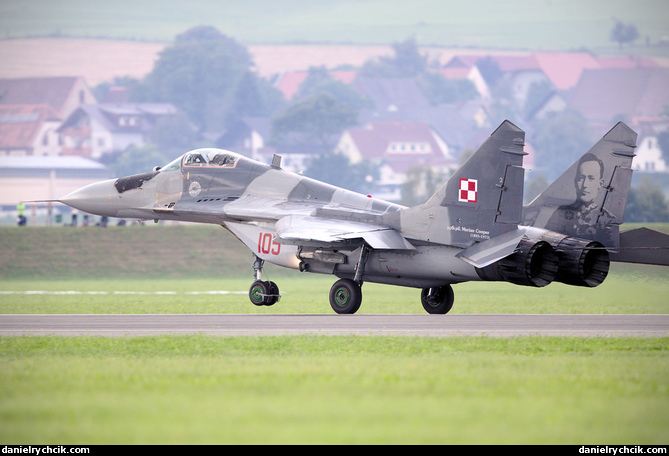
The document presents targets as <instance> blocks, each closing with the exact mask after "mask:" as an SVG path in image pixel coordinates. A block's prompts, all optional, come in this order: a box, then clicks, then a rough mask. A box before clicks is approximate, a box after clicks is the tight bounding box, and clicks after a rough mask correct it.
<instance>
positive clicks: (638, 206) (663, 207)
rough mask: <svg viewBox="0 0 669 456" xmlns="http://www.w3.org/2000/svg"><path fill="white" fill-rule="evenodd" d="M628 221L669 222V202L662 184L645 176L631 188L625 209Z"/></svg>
mask: <svg viewBox="0 0 669 456" xmlns="http://www.w3.org/2000/svg"><path fill="white" fill-rule="evenodd" d="M625 221H626V222H643V223H649V222H669V204H668V203H667V199H666V197H665V196H664V193H662V189H660V186H659V185H658V184H657V183H656V182H655V181H653V180H652V179H651V178H650V177H647V176H646V177H644V178H643V179H641V181H639V183H638V184H637V186H636V187H632V188H631V189H630V193H629V196H628V198H627V207H626V209H625Z"/></svg>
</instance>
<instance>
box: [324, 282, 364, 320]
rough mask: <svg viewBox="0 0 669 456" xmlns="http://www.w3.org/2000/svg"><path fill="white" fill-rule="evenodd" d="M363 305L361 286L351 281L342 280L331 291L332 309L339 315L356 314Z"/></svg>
mask: <svg viewBox="0 0 669 456" xmlns="http://www.w3.org/2000/svg"><path fill="white" fill-rule="evenodd" d="M361 303H362V290H361V289H360V285H358V284H357V283H355V282H354V281H353V280H351V279H341V280H338V281H336V282H335V284H334V285H332V288H331V289H330V307H332V310H334V311H335V312H337V313H338V314H354V313H356V312H357V311H358V309H359V308H360V304H361Z"/></svg>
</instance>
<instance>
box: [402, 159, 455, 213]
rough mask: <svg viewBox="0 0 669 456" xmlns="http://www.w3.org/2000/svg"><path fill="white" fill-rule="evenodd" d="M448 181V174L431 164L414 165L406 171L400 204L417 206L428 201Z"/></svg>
mask: <svg viewBox="0 0 669 456" xmlns="http://www.w3.org/2000/svg"><path fill="white" fill-rule="evenodd" d="M445 182H446V176H445V175H444V174H443V173H442V172H440V171H437V170H435V169H434V168H432V167H430V166H414V167H411V168H409V170H408V171H407V172H406V176H405V181H404V184H403V185H402V196H401V199H400V204H403V205H405V206H416V205H418V204H423V203H424V202H426V201H427V200H428V199H429V198H430V197H431V196H432V195H434V194H435V192H436V191H437V190H438V189H439V187H441V186H442V185H443V184H444V183H445Z"/></svg>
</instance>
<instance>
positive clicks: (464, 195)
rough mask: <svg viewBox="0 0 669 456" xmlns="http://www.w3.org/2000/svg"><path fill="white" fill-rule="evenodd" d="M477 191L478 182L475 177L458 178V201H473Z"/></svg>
mask: <svg viewBox="0 0 669 456" xmlns="http://www.w3.org/2000/svg"><path fill="white" fill-rule="evenodd" d="M477 193H478V182H477V180H476V179H462V178H461V179H460V194H459V196H458V201H462V202H463V203H475V202H476V199H477Z"/></svg>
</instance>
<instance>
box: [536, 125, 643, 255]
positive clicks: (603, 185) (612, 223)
mask: <svg viewBox="0 0 669 456" xmlns="http://www.w3.org/2000/svg"><path fill="white" fill-rule="evenodd" d="M636 139H637V134H636V133H635V132H634V131H633V130H632V129H631V128H629V127H628V126H627V125H625V124H624V123H623V122H618V124H616V126H614V127H613V128H612V129H611V130H609V132H608V133H606V134H605V135H604V136H603V137H602V139H600V140H599V141H598V142H597V143H596V144H595V145H594V146H593V147H592V148H591V149H590V150H589V151H588V152H587V153H585V154H584V155H583V156H582V157H581V158H580V159H579V160H578V161H577V162H575V163H574V164H573V165H572V166H571V167H569V169H567V171H565V172H564V173H563V174H562V175H561V176H560V177H558V178H557V179H556V180H555V182H553V183H552V184H551V185H550V186H549V187H548V188H547V189H546V190H545V191H544V192H543V193H541V194H540V195H539V196H537V197H536V198H535V199H534V201H532V202H531V203H530V204H529V205H528V206H527V207H526V208H525V209H524V212H523V224H525V225H528V226H534V227H538V228H545V229H548V230H551V231H556V232H558V233H562V234H567V235H569V236H573V237H578V238H582V239H590V240H594V241H599V242H601V243H602V244H603V245H604V246H606V247H617V246H618V243H619V241H618V227H619V225H620V224H621V223H622V222H623V218H624V215H625V206H626V204H627V194H628V193H629V189H630V183H631V180H632V169H631V166H632V158H633V157H634V155H635V154H634V149H635V147H636Z"/></svg>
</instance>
